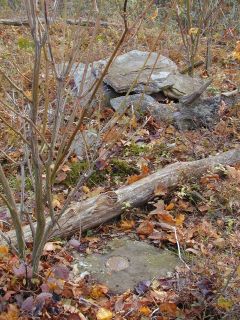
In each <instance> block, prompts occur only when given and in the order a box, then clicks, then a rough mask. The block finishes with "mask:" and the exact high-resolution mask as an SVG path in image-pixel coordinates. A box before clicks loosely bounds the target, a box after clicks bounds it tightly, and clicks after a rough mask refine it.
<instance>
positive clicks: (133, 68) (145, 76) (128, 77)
mask: <svg viewBox="0 0 240 320" xmlns="http://www.w3.org/2000/svg"><path fill="white" fill-rule="evenodd" d="M104 82H105V83H106V84H108V85H109V86H110V87H112V88H113V89H114V90H115V91H116V92H118V93H122V94H123V93H126V92H128V91H130V92H134V93H141V92H144V93H146V94H153V93H157V92H160V91H163V92H164V94H165V95H166V96H167V97H169V98H173V99H179V98H180V97H182V96H184V95H189V94H191V93H192V92H194V91H196V90H198V89H199V88H200V87H201V86H202V85H203V83H204V82H203V81H202V80H201V79H198V78H192V77H190V76H188V75H183V74H180V73H179V71H178V68H177V65H176V64H175V63H174V62H173V61H172V60H171V59H169V58H167V57H164V56H162V55H159V54H158V53H157V52H143V51H138V50H132V51H130V52H128V53H125V54H123V55H120V56H118V57H117V58H116V59H115V61H114V62H113V63H112V65H111V67H110V68H109V71H108V73H107V75H106V76H105V78H104Z"/></svg>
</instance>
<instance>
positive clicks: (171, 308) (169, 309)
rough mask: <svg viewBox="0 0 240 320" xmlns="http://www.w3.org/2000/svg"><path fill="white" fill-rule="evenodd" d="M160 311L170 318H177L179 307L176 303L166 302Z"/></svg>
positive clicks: (161, 305)
mask: <svg viewBox="0 0 240 320" xmlns="http://www.w3.org/2000/svg"><path fill="white" fill-rule="evenodd" d="M159 309H160V311H161V312H163V313H165V314H167V315H168V316H170V317H176V316H177V306H176V304H175V303H171V302H164V303H162V304H160V307H159Z"/></svg>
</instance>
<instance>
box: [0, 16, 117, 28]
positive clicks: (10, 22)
mask: <svg viewBox="0 0 240 320" xmlns="http://www.w3.org/2000/svg"><path fill="white" fill-rule="evenodd" d="M40 20H41V21H44V20H43V19H40ZM63 21H64V20H63ZM58 22H61V20H53V21H51V19H49V23H50V24H53V23H58ZM65 22H66V24H69V25H80V26H88V27H93V26H95V24H96V21H93V20H88V19H84V18H80V19H66V20H65ZM99 23H100V26H101V27H105V28H106V27H110V26H115V27H116V26H118V27H119V25H118V24H116V23H111V22H107V21H100V22H99ZM0 24H2V25H6V26H16V27H21V26H29V21H28V19H26V18H23V19H0Z"/></svg>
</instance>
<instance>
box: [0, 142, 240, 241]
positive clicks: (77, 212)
mask: <svg viewBox="0 0 240 320" xmlns="http://www.w3.org/2000/svg"><path fill="white" fill-rule="evenodd" d="M236 163H240V149H239V148H238V149H234V150H231V151H227V152H224V153H221V154H219V155H216V156H210V157H208V158H205V159H201V160H197V161H191V162H177V163H175V164H172V165H169V166H167V167H165V168H164V169H161V170H159V171H157V172H156V173H154V174H152V175H149V176H148V177H145V178H143V179H141V180H139V181H137V182H135V183H133V184H131V185H128V186H124V187H122V188H120V189H118V190H116V191H111V192H107V193H104V194H101V195H99V196H96V197H93V198H91V199H88V200H85V201H83V202H72V203H71V204H70V206H69V208H68V209H67V210H66V211H65V213H64V214H63V215H62V216H61V218H60V219H59V221H58V222H59V226H60V228H59V227H57V226H56V227H55V228H54V230H53V232H52V234H51V236H50V238H53V237H66V236H71V235H72V234H73V233H74V232H76V231H78V230H79V229H80V227H81V230H83V231H84V230H87V229H89V228H93V227H95V226H97V225H100V224H102V223H104V222H106V221H108V220H110V219H112V218H114V217H116V216H118V215H119V214H120V213H121V212H122V208H123V207H124V204H126V203H129V204H130V205H131V206H132V207H137V206H140V205H142V204H144V203H146V202H147V201H148V200H149V199H151V198H152V196H153V195H154V190H155V188H156V187H157V186H163V187H164V188H169V187H173V186H177V185H178V184H179V183H182V182H183V181H184V180H185V181H186V180H187V179H189V178H192V177H196V178H197V177H199V176H201V175H202V174H204V173H205V172H207V171H208V170H211V169H213V168H214V166H216V165H219V164H221V165H234V164H236ZM49 220H50V218H49ZM23 230H24V235H25V239H26V241H31V240H32V233H31V229H30V226H25V227H24V228H23ZM5 235H6V237H8V238H10V239H11V241H12V242H13V243H16V237H15V233H14V231H9V232H7V233H6V234H5ZM2 242H3V239H2V240H0V243H2Z"/></svg>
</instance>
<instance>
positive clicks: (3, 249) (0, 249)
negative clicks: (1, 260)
mask: <svg viewBox="0 0 240 320" xmlns="http://www.w3.org/2000/svg"><path fill="white" fill-rule="evenodd" d="M8 252H9V250H8V247H7V246H0V257H1V256H6V255H7V254H8Z"/></svg>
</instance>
